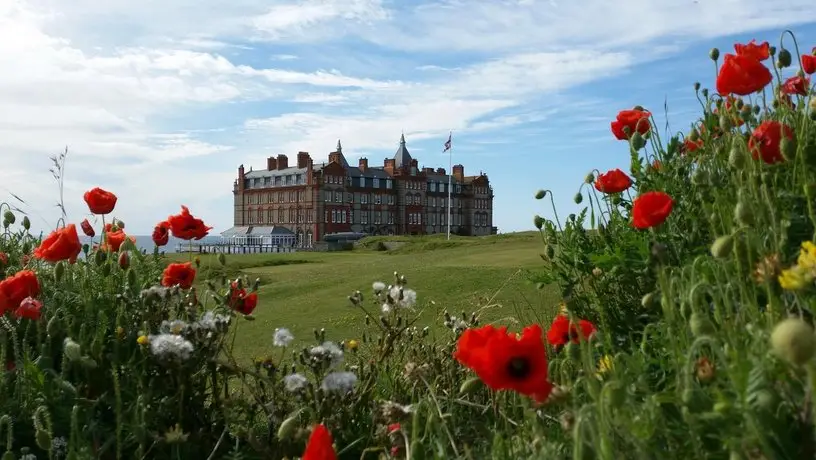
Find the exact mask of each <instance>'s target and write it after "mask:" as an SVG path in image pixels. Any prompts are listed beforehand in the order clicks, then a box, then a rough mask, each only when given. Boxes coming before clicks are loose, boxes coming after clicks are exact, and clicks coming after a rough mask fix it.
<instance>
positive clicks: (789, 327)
mask: <svg viewBox="0 0 816 460" xmlns="http://www.w3.org/2000/svg"><path fill="white" fill-rule="evenodd" d="M771 348H773V351H774V352H775V353H776V354H777V355H778V356H780V357H781V358H783V359H785V360H787V361H788V362H790V363H792V364H795V365H801V364H804V363H806V362H808V361H810V359H811V358H813V354H814V350H816V338H814V335H813V328H812V327H810V326H809V325H808V324H807V323H806V322H804V321H803V320H801V319H798V318H788V319H786V320H783V321H782V322H781V323H779V324H777V325H776V327H775V328H774V330H773V332H772V333H771Z"/></svg>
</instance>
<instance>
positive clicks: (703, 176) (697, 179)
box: [691, 168, 708, 185]
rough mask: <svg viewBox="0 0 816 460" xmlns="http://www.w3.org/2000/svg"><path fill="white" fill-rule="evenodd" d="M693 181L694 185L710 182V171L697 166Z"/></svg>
mask: <svg viewBox="0 0 816 460" xmlns="http://www.w3.org/2000/svg"><path fill="white" fill-rule="evenodd" d="M691 182H692V183H693V184H694V185H705V184H707V183H708V172H707V171H705V170H704V169H700V168H697V170H696V171H694V175H693V176H691Z"/></svg>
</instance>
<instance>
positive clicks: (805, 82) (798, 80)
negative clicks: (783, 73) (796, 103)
mask: <svg viewBox="0 0 816 460" xmlns="http://www.w3.org/2000/svg"><path fill="white" fill-rule="evenodd" d="M809 90H810V79H809V78H806V77H800V76H798V75H797V76H795V77H790V78H788V79H787V80H785V83H783V84H782V93H783V94H788V95H799V96H807V94H808V91H809Z"/></svg>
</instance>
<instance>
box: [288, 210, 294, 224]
mask: <svg viewBox="0 0 816 460" xmlns="http://www.w3.org/2000/svg"><path fill="white" fill-rule="evenodd" d="M294 221H295V210H294V209H290V210H289V223H290V224H291V223H292V222H294Z"/></svg>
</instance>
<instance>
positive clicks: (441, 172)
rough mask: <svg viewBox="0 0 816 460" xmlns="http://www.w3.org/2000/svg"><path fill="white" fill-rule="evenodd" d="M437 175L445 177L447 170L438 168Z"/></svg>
mask: <svg viewBox="0 0 816 460" xmlns="http://www.w3.org/2000/svg"><path fill="white" fill-rule="evenodd" d="M436 173H437V174H441V175H443V176H444V175H445V168H436Z"/></svg>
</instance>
